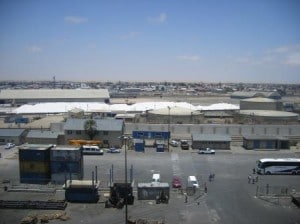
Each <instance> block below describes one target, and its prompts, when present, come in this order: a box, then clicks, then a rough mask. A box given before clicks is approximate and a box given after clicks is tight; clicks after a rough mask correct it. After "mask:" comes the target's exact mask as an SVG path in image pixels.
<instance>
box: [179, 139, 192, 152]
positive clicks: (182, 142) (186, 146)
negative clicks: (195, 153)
mask: <svg viewBox="0 0 300 224" xmlns="http://www.w3.org/2000/svg"><path fill="white" fill-rule="evenodd" d="M180 146H181V149H184V150H188V149H189V148H190V145H189V143H188V141H187V140H180Z"/></svg>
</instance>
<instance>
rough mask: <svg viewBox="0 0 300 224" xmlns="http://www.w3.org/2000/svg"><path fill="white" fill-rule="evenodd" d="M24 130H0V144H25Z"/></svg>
mask: <svg viewBox="0 0 300 224" xmlns="http://www.w3.org/2000/svg"><path fill="white" fill-rule="evenodd" d="M25 136H26V129H23V128H0V144H1V145H5V144H6V143H9V142H10V143H14V144H16V145H21V144H23V143H24V142H25Z"/></svg>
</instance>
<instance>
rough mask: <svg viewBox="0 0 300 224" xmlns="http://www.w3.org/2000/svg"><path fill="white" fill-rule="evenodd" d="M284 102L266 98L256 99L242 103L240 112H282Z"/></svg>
mask: <svg viewBox="0 0 300 224" xmlns="http://www.w3.org/2000/svg"><path fill="white" fill-rule="evenodd" d="M282 109H283V106H282V102H281V101H278V100H273V99H269V98H265V97H255V98H249V99H243V100H241V101H240V110H282Z"/></svg>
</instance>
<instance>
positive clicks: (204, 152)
mask: <svg viewBox="0 0 300 224" xmlns="http://www.w3.org/2000/svg"><path fill="white" fill-rule="evenodd" d="M198 153H199V154H215V153H216V151H215V150H213V149H210V148H206V149H199V152H198Z"/></svg>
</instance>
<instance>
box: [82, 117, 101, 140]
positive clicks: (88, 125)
mask: <svg viewBox="0 0 300 224" xmlns="http://www.w3.org/2000/svg"><path fill="white" fill-rule="evenodd" d="M84 130H85V133H86V134H87V135H88V136H89V137H90V140H93V138H94V137H95V135H96V134H97V133H98V131H97V123H96V121H95V120H93V119H89V120H87V121H86V122H85V123H84Z"/></svg>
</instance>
